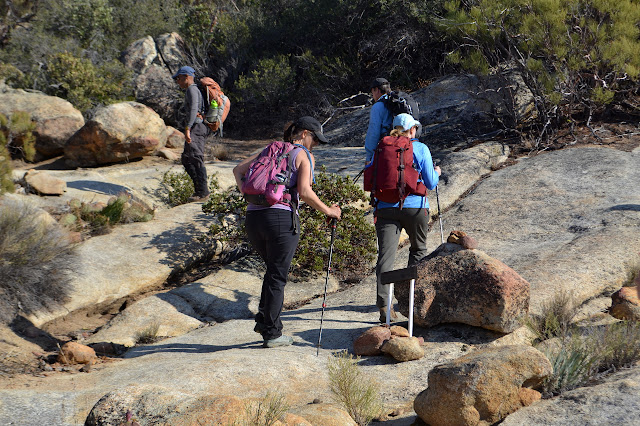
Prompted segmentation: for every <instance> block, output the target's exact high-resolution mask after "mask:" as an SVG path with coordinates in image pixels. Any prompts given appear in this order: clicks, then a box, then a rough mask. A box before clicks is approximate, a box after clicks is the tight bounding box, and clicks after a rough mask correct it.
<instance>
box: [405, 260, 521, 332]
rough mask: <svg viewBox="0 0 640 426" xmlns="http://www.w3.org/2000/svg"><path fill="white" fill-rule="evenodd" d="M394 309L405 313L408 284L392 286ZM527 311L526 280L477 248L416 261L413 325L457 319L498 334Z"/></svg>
mask: <svg viewBox="0 0 640 426" xmlns="http://www.w3.org/2000/svg"><path fill="white" fill-rule="evenodd" d="M395 296H396V298H397V299H398V308H399V310H400V312H402V314H403V315H405V316H408V315H409V282H408V281H401V282H398V283H396V285H395ZM528 309H529V283H528V282H527V281H526V280H525V279H524V278H522V277H521V276H520V275H518V273H517V272H515V271H514V270H513V269H511V268H510V267H508V266H507V265H505V264H504V263H502V262H501V261H499V260H497V259H494V258H492V257H491V256H489V255H487V254H486V253H484V252H482V251H480V250H461V251H458V252H455V253H452V254H450V255H447V256H437V257H435V258H432V259H427V260H424V261H422V262H420V263H419V264H418V279H417V280H416V283H415V305H414V320H415V323H416V325H418V326H422V327H433V326H435V325H437V324H441V323H448V322H457V323H463V324H468V325H473V326H477V327H483V328H486V329H489V330H494V331H498V332H501V333H510V332H512V331H513V330H515V329H516V328H518V327H519V326H520V322H519V318H520V317H521V316H523V315H525V314H527V312H528Z"/></svg>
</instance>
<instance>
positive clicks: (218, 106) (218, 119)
mask: <svg viewBox="0 0 640 426" xmlns="http://www.w3.org/2000/svg"><path fill="white" fill-rule="evenodd" d="M199 83H200V84H198V87H199V88H200V91H201V93H202V97H203V100H204V114H202V118H203V120H204V124H206V125H207V126H208V127H209V128H210V129H211V130H212V131H214V132H215V131H216V130H218V129H219V128H220V126H222V123H224V120H226V119H227V115H229V109H231V101H229V98H228V97H226V96H225V95H224V92H223V91H222V89H221V88H220V85H219V84H218V83H217V82H216V81H215V80H214V79H212V78H211V77H202V78H201V79H200V82H199Z"/></svg>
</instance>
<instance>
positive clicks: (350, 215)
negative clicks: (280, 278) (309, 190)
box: [293, 167, 377, 280]
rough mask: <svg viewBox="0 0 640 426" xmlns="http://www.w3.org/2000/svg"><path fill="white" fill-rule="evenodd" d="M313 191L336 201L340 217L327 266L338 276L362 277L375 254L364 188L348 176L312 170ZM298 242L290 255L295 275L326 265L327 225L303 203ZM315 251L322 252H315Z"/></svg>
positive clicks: (372, 228) (329, 230)
mask: <svg viewBox="0 0 640 426" xmlns="http://www.w3.org/2000/svg"><path fill="white" fill-rule="evenodd" d="M313 189H314V191H315V193H316V194H317V195H318V197H320V199H321V200H322V201H324V202H325V203H326V204H327V205H332V204H340V205H341V209H342V219H341V220H340V221H339V222H338V224H337V226H336V235H335V240H334V247H333V257H332V260H331V269H332V270H333V271H335V272H336V273H337V274H338V275H339V276H340V277H341V278H342V279H345V280H351V279H358V278H362V272H363V271H366V270H367V269H369V268H370V267H371V262H372V261H373V260H374V259H375V257H376V254H377V247H376V232H375V227H374V226H373V225H372V224H370V223H368V222H367V221H366V220H365V214H366V210H365V209H364V203H365V202H367V201H368V199H367V197H366V196H365V193H364V191H362V189H360V187H358V186H357V185H356V184H354V183H353V181H352V180H351V179H350V178H349V177H348V176H340V175H337V174H331V173H327V172H326V169H325V168H324V167H320V168H318V169H317V171H316V184H315V185H314V187H313ZM300 228H301V234H300V242H299V244H298V250H296V255H295V257H294V258H293V267H294V270H295V271H297V274H298V275H303V274H304V273H308V272H317V271H322V270H323V269H326V266H327V258H328V255H329V245H330V234H331V229H330V227H329V226H327V225H326V216H325V215H323V214H322V213H320V212H318V211H317V210H315V209H313V208H311V207H310V206H309V205H307V204H303V205H302V206H301V208H300ZM319 253H322V254H324V255H325V256H318V254H319Z"/></svg>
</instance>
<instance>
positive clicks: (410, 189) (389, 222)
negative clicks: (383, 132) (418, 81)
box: [364, 113, 441, 323]
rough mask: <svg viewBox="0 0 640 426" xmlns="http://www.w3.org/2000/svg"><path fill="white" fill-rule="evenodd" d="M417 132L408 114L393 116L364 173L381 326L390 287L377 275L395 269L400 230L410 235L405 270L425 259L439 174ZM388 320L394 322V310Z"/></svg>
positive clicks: (417, 123)
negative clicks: (371, 220) (432, 195)
mask: <svg viewBox="0 0 640 426" xmlns="http://www.w3.org/2000/svg"><path fill="white" fill-rule="evenodd" d="M419 127H420V122H419V121H418V120H416V119H415V118H413V117H412V116H411V115H409V114H406V113H402V114H398V115H396V116H395V117H394V119H393V129H392V130H391V134H390V135H389V136H385V137H383V138H382V139H381V140H380V141H379V142H378V145H377V146H376V148H375V150H374V151H373V157H372V160H371V162H370V163H369V164H368V165H367V167H366V168H365V170H364V189H365V191H370V192H371V204H372V205H373V206H374V208H375V213H374V218H375V219H374V222H375V227H376V235H377V237H378V262H377V264H376V276H377V294H376V306H377V307H378V308H379V312H380V322H385V323H386V319H387V309H388V304H389V302H388V301H389V299H390V297H389V286H390V284H382V282H381V280H380V276H381V275H382V273H383V272H388V271H391V270H393V269H394V268H393V264H394V262H395V257H396V251H397V249H398V243H399V241H400V233H401V232H402V229H404V230H405V231H406V232H407V234H408V235H409V242H410V244H411V247H410V248H409V261H408V265H407V266H411V265H414V264H416V263H418V262H419V261H420V260H422V258H424V257H426V256H427V254H428V253H427V231H428V230H429V201H428V200H427V189H434V188H435V187H436V186H437V185H438V181H439V179H440V173H441V171H440V167H438V166H435V167H434V165H433V160H432V158H431V152H430V151H429V148H427V146H426V145H425V144H423V143H421V142H419V141H418V139H416V132H417V131H418V128H419ZM391 299H392V298H391ZM391 308H393V307H392V306H391ZM390 317H391V319H395V318H397V315H396V313H395V311H394V310H393V309H391V310H390Z"/></svg>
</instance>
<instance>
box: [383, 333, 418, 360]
mask: <svg viewBox="0 0 640 426" xmlns="http://www.w3.org/2000/svg"><path fill="white" fill-rule="evenodd" d="M380 350H381V351H382V352H384V353H386V354H389V355H391V356H392V357H393V358H394V359H395V360H396V361H400V362H406V361H414V360H416V359H420V358H422V357H423V356H424V349H422V346H421V345H420V341H419V340H418V339H417V338H416V337H395V338H393V339H390V340H387V341H386V342H384V344H383V345H382V347H381V348H380Z"/></svg>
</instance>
